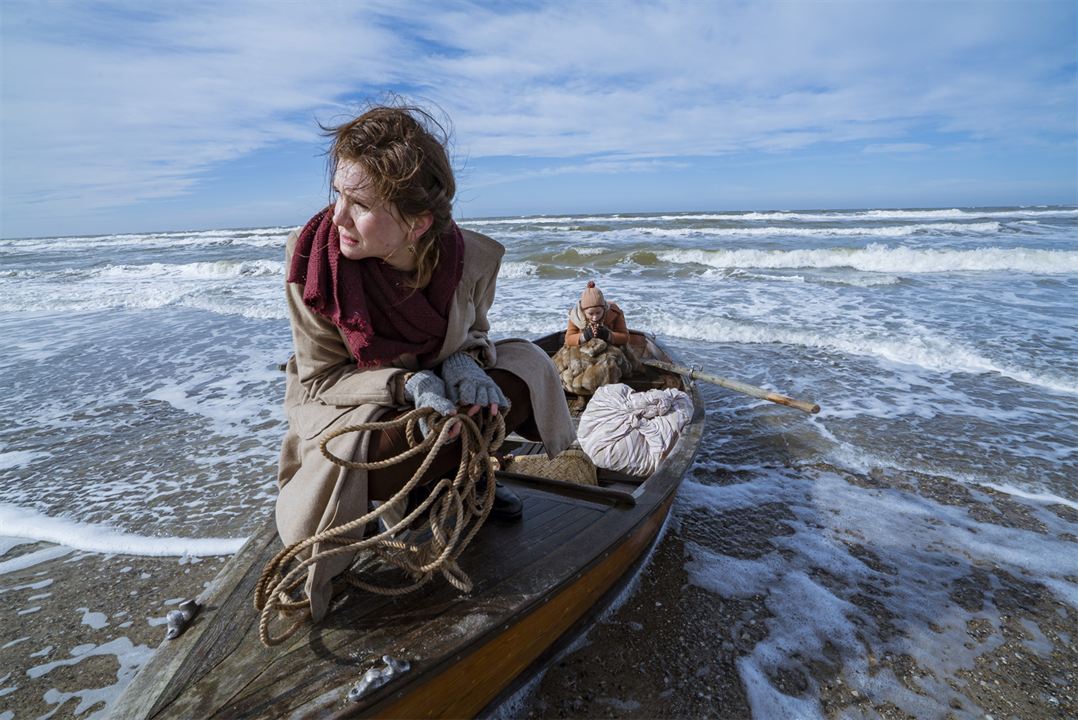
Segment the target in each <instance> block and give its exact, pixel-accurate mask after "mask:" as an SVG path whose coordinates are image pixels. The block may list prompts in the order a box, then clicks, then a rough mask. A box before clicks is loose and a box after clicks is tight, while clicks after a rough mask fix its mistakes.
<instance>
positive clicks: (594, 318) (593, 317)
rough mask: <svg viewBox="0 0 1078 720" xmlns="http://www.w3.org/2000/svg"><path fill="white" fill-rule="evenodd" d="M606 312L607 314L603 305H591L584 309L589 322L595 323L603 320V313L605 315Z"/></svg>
mask: <svg viewBox="0 0 1078 720" xmlns="http://www.w3.org/2000/svg"><path fill="white" fill-rule="evenodd" d="M605 314H606V311H605V310H603V308H601V307H590V308H588V309H587V310H585V311H584V317H585V318H587V320H588V322H593V323H597V322H599V321H600V320H602V319H603V315H605Z"/></svg>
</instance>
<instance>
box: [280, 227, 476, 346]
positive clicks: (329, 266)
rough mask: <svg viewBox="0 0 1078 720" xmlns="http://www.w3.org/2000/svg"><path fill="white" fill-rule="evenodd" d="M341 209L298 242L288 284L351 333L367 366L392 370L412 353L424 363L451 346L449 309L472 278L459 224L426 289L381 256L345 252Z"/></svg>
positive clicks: (442, 246)
mask: <svg viewBox="0 0 1078 720" xmlns="http://www.w3.org/2000/svg"><path fill="white" fill-rule="evenodd" d="M332 210H333V206H332V205H331V206H329V207H327V208H326V209H324V210H322V211H321V212H319V213H318V214H317V215H315V216H314V217H313V218H311V219H310V220H309V221H308V222H307V225H306V226H305V227H304V228H303V231H302V232H301V233H300V235H299V239H298V240H297V241H296V247H295V250H294V251H293V253H292V262H291V264H290V265H289V268H288V282H290V283H300V284H302V285H303V302H304V303H305V304H306V305H307V306H308V307H310V308H311V309H312V310H314V311H315V312H317V313H318V314H319V315H322V316H324V317H326V318H328V319H329V320H331V321H332V322H333V324H334V325H336V326H337V327H338V328H340V329H341V331H342V332H343V334H344V337H345V339H346V340H347V341H348V347H349V348H350V349H351V351H352V356H353V357H355V359H356V364H357V365H358V366H359V367H378V366H380V365H387V364H390V363H392V362H393V361H394V360H396V359H397V358H399V357H400V356H401V355H403V354H405V353H412V354H414V355H416V356H418V358H419V361H420V363H421V364H424V361H429V360H432V359H433V358H434V356H435V355H436V354H437V353H438V351H439V350H440V349H441V347H442V343H444V342H445V333H446V329H447V328H448V326H449V305H450V302H451V301H452V299H453V293H454V292H455V291H456V289H457V285H458V284H459V283H460V277H461V275H462V273H463V272H464V237H463V235H462V234H461V232H460V228H458V227H457V226H456V224H455V223H454V224H452V225H451V226H450V228H449V230H448V231H446V232H445V233H444V234H443V235H442V236H441V237H440V238H438V241H437V242H438V243H439V252H440V254H439V259H438V265H437V267H435V269H434V275H433V276H432V277H431V279H430V282H429V283H427V286H426V287H424V288H419V289H416V288H413V287H411V285H410V284H409V281H410V280H411V274H410V273H407V272H402V271H400V270H397V269H395V268H393V267H391V266H390V265H389V264H388V263H385V262H383V261H382V260H381V259H379V258H365V259H363V260H349V259H348V258H346V257H344V256H343V255H342V254H341V243H340V236H339V235H338V234H337V227H336V226H335V225H334V224H333V212H332Z"/></svg>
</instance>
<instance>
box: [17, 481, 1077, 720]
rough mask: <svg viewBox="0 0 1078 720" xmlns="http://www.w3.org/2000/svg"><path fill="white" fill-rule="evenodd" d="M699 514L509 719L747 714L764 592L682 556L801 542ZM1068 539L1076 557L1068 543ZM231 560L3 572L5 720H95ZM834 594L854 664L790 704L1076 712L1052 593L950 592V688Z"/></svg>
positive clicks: (937, 498) (846, 660)
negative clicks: (720, 580) (693, 548)
mask: <svg viewBox="0 0 1078 720" xmlns="http://www.w3.org/2000/svg"><path fill="white" fill-rule="evenodd" d="M712 479H713V480H714V481H715V482H718V483H722V482H732V481H734V480H735V479H736V478H733V477H732V476H726V477H715V478H712ZM846 480H847V482H849V483H850V484H851V485H855V486H863V487H865V488H866V489H872V488H877V489H878V488H887V489H892V490H894V489H898V490H900V491H902V492H907V493H915V494H917V495H918V496H920V497H922V498H925V499H927V500H931V501H932V502H937V503H942V504H945V505H955V506H963V507H965V508H966V509H967V510H968V512H969V513H970V515H972V516H974V517H977V518H978V519H979V520H981V521H982V522H988V523H992V524H997V525H1001V526H1004V527H1013V528H1021V529H1026V530H1030V531H1032V532H1045V528H1044V527H1043V524H1042V523H1040V522H1039V521H1038V520H1037V518H1036V517H1035V516H1034V515H1033V514H1031V513H1030V512H1029V510H1028V507H1027V506H1026V505H1024V504H1023V503H1020V502H1016V501H1015V500H1013V499H1012V498H1010V497H1009V496H1006V495H1003V494H1002V493H994V491H992V490H991V489H990V488H983V487H981V488H977V490H978V492H979V493H980V494H981V496H982V497H984V496H987V497H990V498H992V502H991V503H983V502H979V501H977V500H975V499H974V497H973V496H972V495H971V493H970V491H969V489H968V488H967V487H966V486H964V485H961V484H959V483H955V482H953V481H947V480H943V479H940V478H931V477H927V476H921V477H914V476H911V475H909V474H898V473H891V474H888V473H883V472H876V473H872V474H868V475H863V476H862V475H852V474H847V475H846ZM993 493H994V494H993ZM1049 510H1050V511H1051V512H1053V513H1055V514H1056V515H1058V516H1059V517H1060V518H1062V519H1063V520H1066V521H1067V522H1070V523H1078V512H1076V511H1074V510H1073V508H1070V507H1068V506H1065V505H1055V506H1051V507H1050V508H1049ZM693 517H694V516H693V513H692V512H688V511H686V510H685V509H684V508H681V509H677V508H675V517H674V519H673V522H672V524H671V527H670V528H669V530H668V532H667V533H666V535H665V537H664V539H663V541H662V543H661V545H660V546H659V547H658V548H657V549H656V550H655V552H654V554H653V556H652V559H651V562H650V564H649V565H648V566H647V567H646V568H644V569H643V570H642V571H641V574H640V577H639V578H638V584H637V586H636V587H635V590H634V591H633V592H632V594H631V595H629V596H628V598H627V599H626V600H624V602H623V604H622V605H621V606H620V607H619V608H618V609H617V610H615V611H613V612H611V613H609V614H608V616H607V617H606V618H605V619H604V620H603V621H602V622H600V623H599V624H597V625H596V626H594V627H593V628H592V629H591V631H590V632H589V633H588V635H587V636H586V638H585V639H584V640H583V641H582V642H581V643H578V644H577V648H578V649H576V650H575V651H574V652H571V653H568V654H566V655H564V656H563V657H561V658H560V659H559V660H558V661H557V662H555V663H554V664H553V665H552V666H551V667H550V668H549V669H548V670H547V672H546V673H545V675H544V676H543V678H542V679H541V680H540V681H539V682H538V683H536V684H535V685H534V686H533V687H532V689H531V692H530V693H529V694H528V695H527V696H525V697H522V698H519V700H520V703H519V704H517V705H515V706H514V707H513V708H512V709H511V712H512V714H513V716H516V715H519V716H525V717H529V718H579V717H584V718H587V717H626V718H697V717H720V718H747V717H750V703H749V694H748V692H747V690H746V687H745V684H744V682H743V680H742V673H741V672H740V670H739V668H740V667H741V662H742V661H744V659H745V658H747V657H748V656H749V655H750V654H751V653H752V652H753V650H754V648H755V647H756V646H757V644H758V643H761V642H762V641H764V640H765V639H766V638H767V637H768V635H769V632H770V628H771V625H770V623H771V622H772V621H773V620H775V618H774V617H773V614H772V612H771V610H770V609H769V608H768V605H767V603H766V600H767V598H766V597H765V596H764V595H756V596H750V597H739V598H731V597H723V596H722V595H720V594H716V593H714V592H711V591H708V590H706V589H703V588H701V587H699V586H697V585H696V584H693V583H692V582H691V581H690V577H689V574H688V571H687V570H686V564H687V561H688V559H689V556H690V555H691V553H690V550H689V547H688V544H689V543H691V542H699V541H701V539H705V540H709V541H710V542H711V543H712V546H713V547H714V548H716V549H717V550H719V551H721V552H724V553H728V554H732V555H736V556H739V557H744V558H759V557H762V556H764V555H767V554H769V553H774V552H776V548H777V547H778V546H777V542H778V541H779V540H780V539H781V538H783V537H787V536H789V535H790V533H791V532H792V531H791V530H790V528H789V523H790V521H791V518H792V514H791V510H790V509H789V508H787V507H784V506H783V505H782V504H781V503H771V504H767V505H762V506H760V507H757V508H754V509H752V510H751V511H748V510H743V511H735V512H732V513H729V516H726V517H722V518H717V519H716V522H712V523H709V524H706V525H704V524H700V523H697V522H695V521H694V519H693ZM716 527H721V528H722V531H721V533H718V532H716ZM702 535H707V536H709V537H706V538H702ZM1061 539H1062V540H1064V541H1066V542H1069V543H1070V544H1073V545H1074V546H1075V547H1076V548H1078V538H1076V537H1074V536H1073V535H1072V536H1070V537H1064V538H1061ZM49 547H56V546H50V545H48V544H46V543H31V544H23V545H18V546H16V547H14V548H12V549H11V550H10V551H9V552H8V553H7V554H6V555H4V556H3V557H2V558H0V561H9V560H12V559H14V558H18V557H24V556H26V555H27V554H29V553H32V552H36V551H40V550H42V549H47V548H49ZM779 552H780V553H781V552H782V550H779ZM850 552H851V554H853V555H854V556H856V557H857V558H859V559H860V561H861V562H863V563H864V564H865V565H866V566H869V567H871V568H873V569H874V571H876V572H878V573H881V574H882V575H885V576H886V575H889V574H892V575H893V573H894V568H892V567H889V566H888V563H887V562H886V561H885V560H883V559H881V558H880V557H879V555H877V554H876V552H875V551H874V550H873V549H872V547H871V542H868V541H866V542H865V543H863V544H860V545H857V546H853V547H851V548H850ZM224 562H225V559H223V558H211V559H200V560H194V561H191V560H184V561H178V560H177V559H176V558H166V559H161V558H145V557H131V556H121V555H111V556H105V555H95V554H89V553H80V552H75V551H73V552H71V553H69V554H67V555H64V556H62V557H58V558H54V559H52V560H48V561H46V562H42V563H38V564H35V565H32V566H30V567H27V568H25V569H21V570H16V571H13V572H9V573H7V574H4V575H2V576H0V595H2V596H3V604H2V609H0V623H2V630H0V667H2V668H3V671H2V674H0V718H4V719H7V718H37V717H42V716H49V717H75V716H78V717H80V718H86V717H89V716H91V715H93V714H94V713H95V712H96V711H101V710H102V709H103V708H105V707H106V704H107V703H108V702H109V701H111V700H113V699H114V698H115V697H116V696H117V695H118V693H119V691H120V690H121V689H122V687H123V686H124V685H126V683H127V682H129V681H130V679H131V677H133V674H134V672H135V671H136V670H137V668H138V667H139V666H140V665H141V664H143V663H144V662H145V661H146V659H147V658H148V657H149V654H150V652H151V651H152V649H153V648H154V647H156V646H157V645H158V644H159V643H160V642H161V641H162V640H163V637H164V630H165V628H164V625H163V618H164V615H165V613H166V612H167V611H168V610H169V609H172V608H174V607H175V606H176V605H177V604H178V603H179V602H180V601H181V600H182V599H184V598H188V597H192V596H194V595H197V594H198V593H199V592H200V591H201V589H202V588H203V587H204V585H205V584H206V583H208V582H209V581H210V580H211V579H212V578H213V576H214V575H215V574H216V573H217V572H218V570H219V569H220V568H221V566H222V565H223V564H224ZM818 570H819V572H818V574H817V580H819V581H820V582H822V583H824V584H826V583H833V584H838V583H842V582H844V580H842V579H840V578H839V577H838V576H833V577H828V573H827V569H826V568H819V569H818ZM1076 574H1078V568H1076ZM1076 579H1078V578H1070V580H1076ZM840 589H841V590H844V591H845V592H846V594H847V595H849V596H850V597H852V598H853V602H854V604H855V605H857V607H858V608H859V609H860V610H861V611H862V612H863V617H864V618H866V619H865V620H863V621H862V623H861V627H860V628H859V631H858V637H859V639H860V641H861V643H862V646H861V650H860V653H859V655H858V656H857V657H848V656H844V655H843V654H842V652H840V651H839V650H838V649H837V648H835V647H832V648H830V650H828V648H827V646H826V645H825V651H824V654H823V656H822V657H816V658H811V657H810V658H800V660H801V662H799V663H793V664H790V665H788V666H785V667H781V668H779V669H777V670H775V671H774V672H773V673H772V674H771V675H770V676H769V677H768V680H769V682H770V683H771V684H772V685H773V686H775V687H777V688H778V689H780V690H781V692H782V693H784V694H785V695H787V696H789V698H791V699H793V700H798V699H800V700H807V701H809V702H810V703H811V702H813V699H818V703H819V705H818V707H819V708H820V709H821V710H822V712H823V713H824V715H825V716H826V717H834V718H838V717H861V716H869V717H871V716H874V715H878V716H879V717H883V718H888V719H890V718H909V717H914V716H913V715H911V714H909V713H908V712H905V711H903V710H901V709H900V707H899V706H898V705H897V704H896V703H895V702H893V701H892V700H893V699H892V698H889V697H888V696H887V694H886V693H882V694H877V695H874V694H871V693H865V692H859V691H858V690H857V689H855V688H853V687H851V683H850V682H849V674H848V673H849V672H851V668H852V667H854V666H859V667H860V666H863V667H867V673H868V676H869V678H868V679H869V680H871V679H872V678H873V677H877V676H878V677H884V676H886V677H888V678H890V677H894V678H897V679H898V681H899V682H900V683H901V685H902V686H903V687H904V688H905V689H906V690H908V691H909V693H911V694H912V695H913V696H927V694H928V693H929V691H930V683H929V680H931V681H933V682H942V683H945V685H946V686H947V687H949V688H950V689H951V692H952V694H951V695H950V696H949V697H947V698H933V699H932V702H935V703H936V707H937V708H938V711H937V712H935V713H933V714H930V715H928V716H930V717H951V718H956V719H957V718H965V717H984V716H987V715H991V716H992V717H993V718H1009V717H1017V718H1064V717H1075V716H1078V693H1076V691H1075V690H1074V688H1075V687H1078V670H1076V668H1078V647H1076V643H1078V637H1076V630H1078V613H1076V611H1075V609H1074V608H1073V607H1071V606H1070V605H1067V604H1065V603H1063V602H1061V601H1060V600H1059V599H1058V598H1057V597H1056V596H1055V595H1054V594H1053V593H1052V592H1051V591H1050V590H1049V588H1048V587H1046V586H1045V585H1043V584H1040V583H1038V582H1032V581H1030V580H1028V579H1023V578H1020V577H1017V576H1015V575H1014V574H1012V573H1010V572H1008V571H1007V570H1006V569H1004V568H1002V567H999V566H995V565H992V564H985V563H981V564H977V563H975V564H974V566H973V568H972V570H971V571H970V572H969V573H967V574H965V575H962V576H961V577H960V578H959V579H958V580H956V581H954V582H952V583H951V584H950V585H949V587H948V588H947V592H948V596H949V601H948V602H949V607H948V608H943V610H944V611H950V610H953V611H954V612H956V613H966V614H969V617H970V619H969V620H968V621H966V623H965V626H964V631H962V632H961V633H957V634H955V633H951V634H950V635H948V634H947V633H948V631H947V630H946V629H945V628H944V627H942V626H941V627H935V628H933V627H928V628H926V631H928V632H932V633H936V634H938V635H940V641H941V642H943V643H952V644H958V645H961V646H963V647H964V648H965V649H966V650H968V651H970V652H971V653H973V656H974V657H975V660H974V662H973V663H972V665H970V666H969V667H964V668H961V669H959V670H958V671H956V672H954V673H953V674H951V675H950V676H948V677H936V675H937V673H935V672H934V671H933V669H932V668H929V667H925V666H923V665H920V664H918V662H917V660H916V659H914V658H913V657H912V656H911V655H908V654H903V653H895V652H892V651H889V650H888V649H887V648H889V647H894V645H895V642H894V641H895V640H896V638H898V639H901V637H902V635H903V634H904V633H905V632H906V631H903V630H902V629H900V626H901V625H902V622H901V620H902V619H901V618H897V617H895V616H894V614H893V613H892V612H891V611H890V610H888V607H887V605H886V604H885V603H883V602H881V601H880V599H879V593H878V592H876V591H875V590H874V589H873V588H857V589H854V588H849V587H846V588H838V587H836V590H840ZM855 590H856V591H855ZM33 608H40V609H37V610H33ZM811 630H812V628H808V627H806V632H809V631H811ZM885 646H886V647H885ZM861 686H862V687H863V686H864V683H863V682H862V683H861ZM931 687H936V686H935V685H931Z"/></svg>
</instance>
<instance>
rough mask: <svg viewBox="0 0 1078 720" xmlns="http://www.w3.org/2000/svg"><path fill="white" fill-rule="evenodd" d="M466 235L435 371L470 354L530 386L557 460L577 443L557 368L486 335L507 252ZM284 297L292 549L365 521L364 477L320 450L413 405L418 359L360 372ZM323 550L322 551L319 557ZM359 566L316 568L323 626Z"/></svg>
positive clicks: (324, 324) (347, 453)
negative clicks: (337, 581) (409, 396)
mask: <svg viewBox="0 0 1078 720" xmlns="http://www.w3.org/2000/svg"><path fill="white" fill-rule="evenodd" d="M462 233H463V235H464V272H463V275H462V277H461V279H460V284H459V285H458V286H457V289H456V292H455V294H454V296H453V299H452V300H451V303H450V308H449V325H448V328H447V330H446V337H445V342H444V343H443V345H442V348H441V350H440V351H439V353H438V356H437V358H436V359H435V361H434V365H437V364H438V363H441V361H442V360H444V359H445V358H447V357H449V356H450V355H452V354H453V353H455V352H457V351H464V352H467V353H469V354H471V355H472V356H473V357H475V358H476V360H477V361H478V363H479V364H480V366H482V367H484V368H488V369H489V368H499V369H502V370H507V371H509V372H511V373H513V374H514V375H516V376H517V377H519V378H521V379H522V380H524V382H525V383H527V385H528V389H529V395H530V398H531V403H532V408H533V412H534V415H535V421H536V426H537V427H538V429H539V432H540V435H541V436H542V440H543V442H544V444H545V445H546V449H547V452H548V453H550V455H551V457H553V456H554V455H556V454H557V453H559V452H561V451H562V450H564V449H565V448H567V447H568V446H569V445H570V443H572V441H573V440H574V439H575V438H576V435H575V432H574V430H573V425H572V422H571V421H570V419H569V412H568V409H567V407H566V404H565V399H564V395H563V393H562V388H561V381H560V379H559V378H558V374H557V371H556V370H555V368H554V365H553V363H552V362H551V361H550V359H549V358H548V357H547V355H546V353H544V352H543V351H542V350H540V349H539V348H538V347H536V346H535V345H533V344H532V343H530V342H528V341H526V340H503V341H500V342H498V343H493V342H491V341H490V339H489V338H488V337H487V332H488V330H489V328H490V325H489V323H488V322H487V311H488V310H489V308H490V306H491V303H493V301H494V289H495V284H496V280H497V277H498V269H499V268H500V267H501V259H502V255H503V254H504V253H505V248H503V247H502V246H501V245H500V244H498V243H497V242H495V241H494V240H492V239H491V238H489V237H486V236H485V235H480V234H479V233H475V232H471V231H469V230H462ZM298 237H299V231H298V230H296V231H294V232H293V233H292V234H291V235H290V236H289V238H288V243H287V246H286V250H285V267H286V268H287V267H289V265H290V262H291V259H292V251H293V249H294V247H295V243H296V239H297V238H298ZM285 292H286V297H287V300H288V312H289V317H290V319H291V325H292V342H293V347H294V350H295V353H294V354H293V356H292V357H291V358H290V359H289V361H288V364H287V366H286V372H287V384H286V389H285V402H284V406H285V412H286V413H287V416H288V431H287V432H286V434H285V438H284V441H283V443H282V445H281V459H280V466H279V470H278V477H277V483H278V487H279V494H278V496H277V511H276V513H277V530H278V533H279V534H280V536H281V540H282V541H284V543H285V544H286V545H289V544H291V543H294V542H298V541H300V540H304V539H306V538H308V537H311V536H312V535H314V534H315V533H317V532H322V531H324V530H327V529H329V528H331V527H336V526H338V525H343V524H345V523H347V522H350V521H351V520H354V519H356V518H358V517H361V516H363V515H364V514H366V512H367V511H368V497H367V473H366V471H364V470H349V469H346V468H342V467H339V466H337V465H334V464H333V463H331V462H330V461H329V460H327V459H326V458H325V457H323V455H322V453H321V451H320V450H319V448H318V445H319V442H320V439H321V437H322V435H323V434H324V433H326V432H329V431H332V430H334V429H336V428H340V427H344V426H345V425H352V424H356V423H363V422H370V421H372V420H376V419H377V418H378V417H379V416H380V415H382V414H383V413H384V412H386V411H387V410H389V409H391V408H397V407H407V406H409V403H408V402H407V401H406V400H405V399H404V392H403V387H402V385H403V382H402V380H403V375H404V373H405V372H407V371H408V370H415V369H418V368H417V364H416V359H415V357H414V356H404V357H401V358H400V359H399V360H398V363H397V365H398V367H383V368H374V369H359V368H357V367H356V364H355V358H354V357H352V354H351V351H350V350H349V348H348V344H347V343H346V342H345V339H344V336H343V335H342V334H341V332H340V330H339V329H338V328H337V327H336V326H335V325H334V324H333V323H332V322H331V321H330V320H328V319H327V318H325V317H323V316H321V315H319V314H317V313H316V312H314V311H313V310H311V309H310V308H309V307H307V305H305V304H304V302H303V287H302V286H301V285H299V284H296V283H288V282H286V283H285ZM368 442H369V435H368V434H367V433H350V434H348V435H344V436H341V437H338V438H335V439H334V440H333V441H331V442H330V443H329V446H328V447H329V449H330V450H331V451H332V452H333V454H334V455H336V456H337V457H341V458H351V459H353V460H357V461H361V462H362V461H363V460H364V459H365V458H366V456H367V450H368ZM318 550H319V546H318V545H316V546H315V548H314V551H315V552H318ZM351 561H352V558H350V557H347V556H343V555H342V556H336V557H334V558H330V559H328V560H323V561H319V562H318V563H316V564H315V565H313V566H311V568H310V569H309V571H308V576H307V583H306V586H305V590H306V592H307V596H308V597H309V598H310V600H311V615H312V618H313V619H314V620H315V621H317V620H319V619H321V618H322V617H323V616H324V615H325V613H326V611H327V610H328V607H329V601H330V599H331V594H332V587H331V582H332V579H333V578H334V577H335V576H336V575H339V574H340V573H341V572H343V571H344V570H346V569H347V568H348V566H349V565H350V564H351Z"/></svg>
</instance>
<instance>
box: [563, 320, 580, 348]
mask: <svg viewBox="0 0 1078 720" xmlns="http://www.w3.org/2000/svg"><path fill="white" fill-rule="evenodd" d="M582 334H583V330H581V329H580V328H578V327H577V326H576V323H574V322H573V321H572V320H571V319H570V320H569V327H568V329H566V331H565V344H566V345H567V346H568V347H578V346H579V345H580V336H581V335H582Z"/></svg>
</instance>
